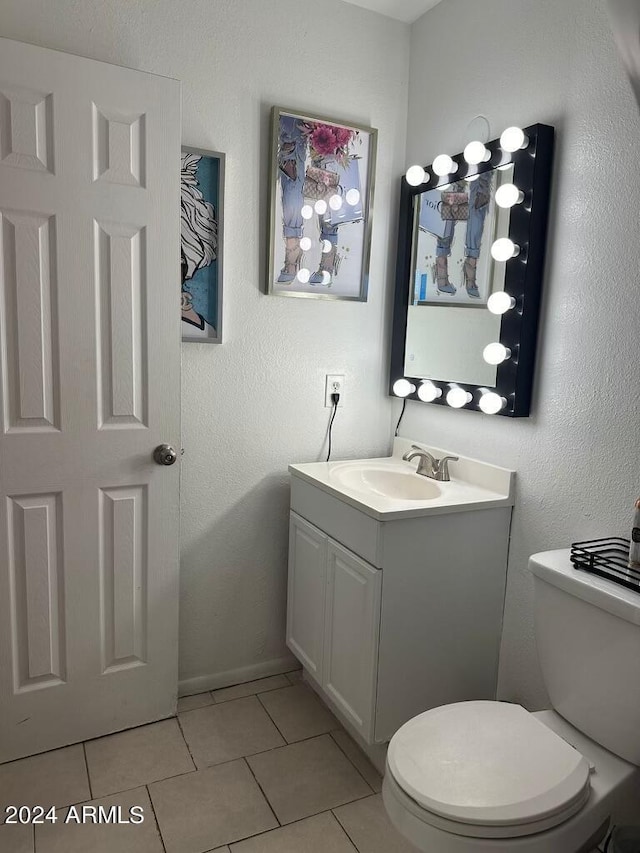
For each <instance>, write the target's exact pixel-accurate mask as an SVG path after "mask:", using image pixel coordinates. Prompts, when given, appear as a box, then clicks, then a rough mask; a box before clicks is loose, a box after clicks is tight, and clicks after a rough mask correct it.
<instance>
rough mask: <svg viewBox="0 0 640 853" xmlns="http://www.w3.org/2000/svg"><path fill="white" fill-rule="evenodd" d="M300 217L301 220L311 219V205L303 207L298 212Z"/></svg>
mask: <svg viewBox="0 0 640 853" xmlns="http://www.w3.org/2000/svg"><path fill="white" fill-rule="evenodd" d="M300 215H301V216H302V218H303V219H311V217H312V216H313V208H312V207H311V205H310V204H305V205H303V207H302V210H301V211H300Z"/></svg>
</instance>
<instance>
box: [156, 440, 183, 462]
mask: <svg viewBox="0 0 640 853" xmlns="http://www.w3.org/2000/svg"><path fill="white" fill-rule="evenodd" d="M153 458H154V460H155V461H156V462H157V463H158V465H173V463H174V462H175V461H176V459H177V458H178V454H177V453H176V451H175V450H174V448H173V447H171V445H170V444H159V445H158V446H157V447H156V449H155V450H154V451H153Z"/></svg>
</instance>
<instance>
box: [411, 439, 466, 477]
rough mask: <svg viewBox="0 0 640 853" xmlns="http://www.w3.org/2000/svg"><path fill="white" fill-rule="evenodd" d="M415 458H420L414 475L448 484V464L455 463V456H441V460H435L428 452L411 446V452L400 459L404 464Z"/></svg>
mask: <svg viewBox="0 0 640 853" xmlns="http://www.w3.org/2000/svg"><path fill="white" fill-rule="evenodd" d="M416 457H419V458H420V462H418V468H417V470H416V474H421V475H422V476H423V477H429V478H430V479H431V480H438V482H440V483H448V482H449V480H450V479H451V477H450V476H449V462H457V461H458V457H457V456H443V457H442V459H436V458H435V456H432V455H431V454H430V453H429V451H428V450H423V448H422V447H418V445H417V444H412V445H411V450H407V452H406V453H405V454H404V456H403V457H402V458H403V459H404V461H405V462H411V460H412V459H415V458H416Z"/></svg>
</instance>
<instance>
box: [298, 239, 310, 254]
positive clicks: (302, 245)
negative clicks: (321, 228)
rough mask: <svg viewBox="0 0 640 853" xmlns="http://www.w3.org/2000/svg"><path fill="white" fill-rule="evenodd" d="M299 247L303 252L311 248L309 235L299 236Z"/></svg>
mask: <svg viewBox="0 0 640 853" xmlns="http://www.w3.org/2000/svg"><path fill="white" fill-rule="evenodd" d="M300 248H301V249H302V251H303V252H308V251H309V249H310V248H311V238H310V237H301V238H300Z"/></svg>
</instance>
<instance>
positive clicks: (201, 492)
mask: <svg viewBox="0 0 640 853" xmlns="http://www.w3.org/2000/svg"><path fill="white" fill-rule="evenodd" d="M0 35H3V36H6V37H8V38H14V39H19V40H22V41H28V42H32V43H35V44H40V45H43V46H45V47H51V48H57V49H60V50H66V51H69V52H71V53H78V54H82V55H84V56H89V57H92V58H94V59H100V60H105V61H107V62H115V63H118V64H121V65H127V66H130V67H132V68H139V69H141V70H144V71H150V72H153V73H156V74H162V75H166V76H170V77H176V78H178V79H180V80H182V81H183V142H184V143H185V144H186V145H193V146H198V147H203V148H212V149H217V150H220V151H225V152H226V153H227V182H226V192H227V199H226V206H225V216H226V221H225V230H226V245H225V293H224V301H225V305H224V333H225V342H224V344H223V345H222V346H210V345H209V346H207V345H197V344H186V345H184V346H183V444H184V447H185V456H184V464H183V473H182V510H183V513H182V578H181V611H180V613H181V616H180V621H181V634H180V661H181V669H180V677H181V679H183V680H185V679H193V678H197V677H204V678H206V677H208V676H210V675H213V676H215V675H216V674H219V673H224V672H228V671H234V670H237V669H241V668H243V667H250V666H256V665H257V666H260V665H264V666H265V667H268V666H269V661H273V660H274V659H278V658H281V657H282V656H284V655H286V654H287V652H286V649H285V646H284V614H285V600H286V591H285V583H286V547H287V524H288V518H287V510H288V475H287V464H288V463H289V462H301V461H313V460H315V459H317V458H319V454H320V451H321V448H322V446H323V442H324V439H325V432H326V426H327V419H328V414H329V410H328V409H325V408H324V375H325V373H327V372H329V373H344V374H346V395H347V397H346V405H345V407H344V408H342V409H340V412H339V415H338V417H337V419H336V423H335V433H334V448H335V456H336V457H337V458H340V457H349V456H358V455H360V456H363V455H375V454H377V453H386V452H387V450H388V444H389V414H390V402H389V401H388V399H386V398H385V397H384V391H385V385H386V371H387V349H388V347H387V336H388V333H387V328H388V323H387V322H386V316H387V313H386V310H385V303H386V302H387V293H388V291H389V287H388V284H389V282H390V280H391V278H392V272H393V269H392V264H393V261H392V259H391V258H390V256H389V253H388V246H389V242H390V239H391V237H392V234H393V232H394V231H395V221H396V213H395V211H396V208H397V201H396V190H397V187H396V183H397V180H396V179H397V175H398V174H399V173H400V171H401V169H402V166H403V158H404V147H405V131H406V104H407V81H408V45H409V28H408V27H407V26H406V25H404V24H400V23H397V22H392V21H391V20H389V19H387V18H383V17H381V16H379V15H375V14H373V13H370V12H366V11H364V10H362V9H360V8H357V7H355V6H349V5H346V4H343V3H341V2H339V0H323V4H322V15H320V16H319V15H318V5H317V3H316V2H314V0H277V2H264V0H182V2H180V3H177V2H175V0H47V2H43V0H37V2H36V0H2V2H1V4H0ZM273 104H278V105H281V106H285V107H289V108H294V109H300V110H302V111H305V110H306V111H310V112H314V111H316V112H319V113H321V114H326V115H330V116H335V117H336V118H339V119H344V120H353V121H357V122H359V123H362V124H370V125H373V126H374V127H377V128H378V129H379V131H380V134H379V150H378V168H377V175H376V187H375V204H374V217H373V250H372V263H371V278H370V297H369V301H368V303H366V304H354V303H327V302H319V301H312V300H306V299H280V298H274V297H267V296H264V295H262V293H261V292H260V288H261V287H262V283H263V279H264V244H265V223H266V210H267V198H266V192H265V189H266V176H267V167H268V157H267V151H268V143H269V136H268V118H269V110H270V107H271V105H273ZM176 286H177V285H176ZM176 292H177V291H176ZM176 304H177V303H176Z"/></svg>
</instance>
